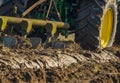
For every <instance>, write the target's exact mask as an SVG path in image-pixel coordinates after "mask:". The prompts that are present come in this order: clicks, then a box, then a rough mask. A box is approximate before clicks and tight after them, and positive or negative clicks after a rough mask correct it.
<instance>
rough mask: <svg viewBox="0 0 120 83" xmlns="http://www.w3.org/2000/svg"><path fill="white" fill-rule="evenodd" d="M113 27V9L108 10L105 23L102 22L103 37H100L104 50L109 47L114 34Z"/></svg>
mask: <svg viewBox="0 0 120 83" xmlns="http://www.w3.org/2000/svg"><path fill="white" fill-rule="evenodd" d="M112 27H113V11H112V9H111V8H108V10H107V11H106V13H105V15H104V17H103V21H102V28H101V32H100V34H101V36H100V42H101V46H102V48H105V47H107V45H108V43H109V41H110V38H111V33H112Z"/></svg>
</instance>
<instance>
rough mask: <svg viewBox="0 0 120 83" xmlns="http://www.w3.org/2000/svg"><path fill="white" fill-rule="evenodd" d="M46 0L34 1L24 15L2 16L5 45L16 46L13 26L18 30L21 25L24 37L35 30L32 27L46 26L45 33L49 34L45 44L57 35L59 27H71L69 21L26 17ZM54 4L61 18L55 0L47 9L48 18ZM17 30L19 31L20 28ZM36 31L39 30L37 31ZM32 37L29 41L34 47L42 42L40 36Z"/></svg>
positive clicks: (1, 23)
mask: <svg viewBox="0 0 120 83" xmlns="http://www.w3.org/2000/svg"><path fill="white" fill-rule="evenodd" d="M45 1H46V0H38V1H37V2H36V3H34V4H33V5H32V6H30V7H29V8H28V9H26V11H24V12H23V13H22V17H10V16H0V25H1V26H0V27H1V36H3V37H2V38H3V40H2V41H3V43H4V45H5V46H7V47H14V46H15V45H16V44H17V39H16V38H15V37H13V34H14V31H13V32H12V30H13V28H16V30H17V28H19V27H20V28H22V29H24V31H23V32H22V33H21V34H22V35H23V37H24V38H27V35H28V34H29V33H30V32H31V31H32V30H33V29H32V28H33V27H37V28H44V29H46V32H45V33H44V34H47V35H46V36H47V37H46V38H45V39H43V40H45V44H47V43H48V42H50V40H52V39H51V38H53V37H54V36H55V35H56V33H57V34H58V32H57V30H58V29H68V28H69V27H70V25H69V24H68V23H64V22H61V21H52V20H48V19H46V20H40V19H31V18H24V17H25V16H26V15H27V14H29V13H30V12H31V11H32V10H33V9H34V8H36V7H37V6H39V5H40V4H41V3H43V2H45ZM52 4H53V5H54V6H55V10H56V14H57V15H58V18H61V17H60V14H59V12H58V9H57V8H56V3H55V2H54V0H51V1H50V3H49V8H48V11H47V15H46V18H48V16H49V13H50V10H51V7H52ZM60 20H61V19H60ZM14 25H18V26H17V27H16V26H14ZM10 27H11V28H10ZM7 28H8V29H7ZM22 29H20V30H22ZM5 30H6V31H5ZM38 30H40V29H38ZM10 31H11V32H10ZM4 32H6V33H5V34H4ZM9 32H10V33H9ZM16 32H19V29H18V31H16ZM16 32H15V33H16ZM36 32H37V31H35V33H36ZM41 35H43V34H41ZM14 36H15V34H14ZM31 39H32V41H30V42H29V40H31ZM31 39H29V40H28V42H29V43H31V45H33V46H32V47H36V45H37V44H39V43H40V42H41V41H40V40H41V38H38V39H37V38H35V39H34V38H31ZM37 40H38V41H37ZM36 41H37V43H35V42H36ZM34 44H35V46H34Z"/></svg>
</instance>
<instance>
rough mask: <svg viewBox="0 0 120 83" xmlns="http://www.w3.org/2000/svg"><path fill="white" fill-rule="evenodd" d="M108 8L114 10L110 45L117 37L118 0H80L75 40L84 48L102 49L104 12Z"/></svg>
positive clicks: (108, 45)
mask: <svg viewBox="0 0 120 83" xmlns="http://www.w3.org/2000/svg"><path fill="white" fill-rule="evenodd" d="M108 8H111V9H112V11H113V17H114V18H113V27H112V34H111V37H110V40H109V43H108V44H107V46H106V47H110V46H111V45H112V44H113V42H114V38H115V33H116V25H117V5H116V0H82V1H80V6H79V11H78V15H77V25H78V26H77V30H76V34H75V41H76V42H77V43H79V44H80V45H81V47H82V48H83V49H91V50H95V49H98V48H100V49H102V46H101V43H100V31H101V25H102V20H103V17H104V14H105V12H106V10H107V9H108Z"/></svg>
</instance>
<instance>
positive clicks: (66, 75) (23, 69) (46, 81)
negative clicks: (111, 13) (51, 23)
mask: <svg viewBox="0 0 120 83" xmlns="http://www.w3.org/2000/svg"><path fill="white" fill-rule="evenodd" d="M0 83H120V50H119V47H116V46H114V47H112V48H107V49H105V50H102V51H99V52H97V51H94V52H93V51H89V50H83V49H81V48H80V47H79V45H77V44H75V43H74V44H73V43H69V44H67V45H66V46H65V48H62V49H52V48H47V49H43V47H42V46H38V48H36V49H30V48H24V47H21V48H14V49H9V48H6V47H4V46H2V45H1V46H0Z"/></svg>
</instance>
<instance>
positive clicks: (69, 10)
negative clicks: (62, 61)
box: [0, 0, 119, 50]
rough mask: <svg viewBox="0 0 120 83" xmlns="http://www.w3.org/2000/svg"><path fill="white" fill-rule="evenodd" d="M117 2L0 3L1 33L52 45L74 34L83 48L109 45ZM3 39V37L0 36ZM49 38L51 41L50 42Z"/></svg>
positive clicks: (4, 0) (49, 0) (3, 0)
mask: <svg viewBox="0 0 120 83" xmlns="http://www.w3.org/2000/svg"><path fill="white" fill-rule="evenodd" d="M118 3H119V0H0V28H1V30H0V32H1V34H4V36H5V35H6V34H7V36H13V35H20V36H23V37H25V38H30V37H39V38H41V39H42V42H43V43H46V42H48V41H49V42H51V41H53V40H54V39H56V38H57V37H58V36H59V34H62V35H63V36H65V37H66V38H67V36H68V35H70V34H72V33H75V42H77V43H78V44H79V45H80V46H81V47H82V48H83V49H91V50H95V49H104V48H106V47H110V46H112V44H113V42H114V40H115V35H116V30H117V23H118V22H117V20H118V18H117V16H118V8H117V5H118ZM1 36H2V35H1ZM50 39H51V40H50Z"/></svg>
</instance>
